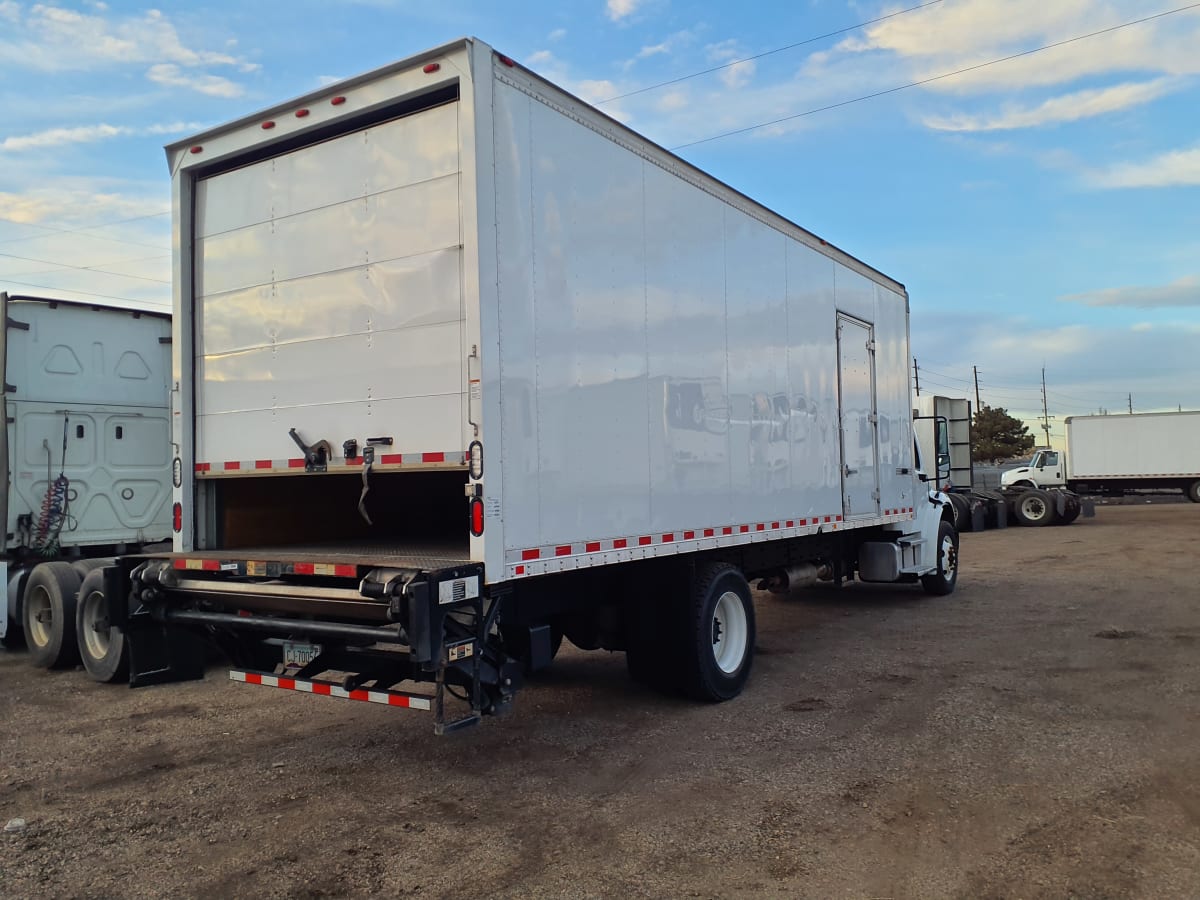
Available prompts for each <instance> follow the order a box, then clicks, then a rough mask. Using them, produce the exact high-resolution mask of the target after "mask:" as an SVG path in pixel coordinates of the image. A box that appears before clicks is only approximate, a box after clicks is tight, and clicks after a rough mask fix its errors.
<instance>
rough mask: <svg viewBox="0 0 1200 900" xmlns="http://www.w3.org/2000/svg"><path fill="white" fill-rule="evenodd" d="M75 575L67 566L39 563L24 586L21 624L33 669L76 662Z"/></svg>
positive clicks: (77, 579)
mask: <svg viewBox="0 0 1200 900" xmlns="http://www.w3.org/2000/svg"><path fill="white" fill-rule="evenodd" d="M78 590H79V573H78V572H76V571H75V569H73V568H72V567H71V564H70V563H65V562H48V563H40V564H39V565H38V566H37V567H35V568H34V570H33V571H32V572H31V573H30V574H29V580H28V581H27V582H26V583H25V602H24V604H23V606H24V609H23V611H22V616H21V619H22V624H23V625H24V627H25V643H26V644H28V645H29V656H30V658H31V660H32V661H33V664H34V665H35V666H41V667H42V668H43V669H54V668H58V667H60V666H66V665H70V664H71V663H74V662H75V661H76V660H77V659H78V652H79V649H78V647H77V646H76V645H75V593H76V591H78Z"/></svg>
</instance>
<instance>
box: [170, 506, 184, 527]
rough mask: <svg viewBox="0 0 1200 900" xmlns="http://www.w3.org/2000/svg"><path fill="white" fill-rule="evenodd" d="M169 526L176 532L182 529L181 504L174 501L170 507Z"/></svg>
mask: <svg viewBox="0 0 1200 900" xmlns="http://www.w3.org/2000/svg"><path fill="white" fill-rule="evenodd" d="M171 527H172V528H174V529H175V533H176V534H178V533H179V532H181V531H182V530H183V504H181V503H176V504H175V505H174V506H172V507H171Z"/></svg>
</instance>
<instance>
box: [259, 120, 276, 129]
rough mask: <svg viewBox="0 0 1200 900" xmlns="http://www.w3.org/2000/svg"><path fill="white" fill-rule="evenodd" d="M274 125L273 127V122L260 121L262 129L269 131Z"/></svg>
mask: <svg viewBox="0 0 1200 900" xmlns="http://www.w3.org/2000/svg"><path fill="white" fill-rule="evenodd" d="M274 127H275V123H274V122H263V123H262V128H263V131H270V130H271V129H272V128H274Z"/></svg>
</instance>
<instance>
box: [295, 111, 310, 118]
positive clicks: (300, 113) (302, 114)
mask: <svg viewBox="0 0 1200 900" xmlns="http://www.w3.org/2000/svg"><path fill="white" fill-rule="evenodd" d="M307 115H308V110H307V109H298V110H296V118H297V119H303V118H304V117H305V116H307Z"/></svg>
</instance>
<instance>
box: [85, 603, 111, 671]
mask: <svg viewBox="0 0 1200 900" xmlns="http://www.w3.org/2000/svg"><path fill="white" fill-rule="evenodd" d="M111 641H112V638H111V636H110V634H109V628H108V616H106V615H105V609H104V592H103V591H92V592H91V593H90V594H88V595H87V596H86V597H85V598H84V599H83V643H84V645H85V646H86V648H87V652H88V656H90V657H91V658H92V659H104V657H106V656H108V648H109V646H110V644H111Z"/></svg>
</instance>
